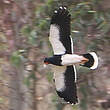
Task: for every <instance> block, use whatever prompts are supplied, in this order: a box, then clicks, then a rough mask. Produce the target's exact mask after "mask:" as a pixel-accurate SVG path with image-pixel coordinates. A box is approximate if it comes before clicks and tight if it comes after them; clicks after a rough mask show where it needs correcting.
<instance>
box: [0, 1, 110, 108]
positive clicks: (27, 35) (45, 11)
mask: <svg viewBox="0 0 110 110" xmlns="http://www.w3.org/2000/svg"><path fill="white" fill-rule="evenodd" d="M33 1H34V0H33ZM61 5H65V6H67V7H68V9H69V12H70V13H71V28H72V30H71V34H72V37H73V42H74V45H75V46H74V47H75V52H80V51H81V48H82V47H83V46H84V49H85V50H83V52H85V51H88V52H89V51H96V52H103V51H104V49H103V47H104V46H106V45H110V36H109V34H110V10H109V9H106V12H105V9H104V8H103V4H102V0H74V1H73V0H39V2H38V3H35V4H34V6H35V10H34V15H35V16H34V17H33V18H32V24H31V25H30V24H25V25H23V26H22V28H21V29H20V32H21V33H20V34H21V36H20V37H22V39H23V40H21V39H20V40H21V42H22V43H21V47H20V48H17V50H16V51H14V52H13V53H12V54H11V58H10V60H11V63H12V64H13V65H14V66H15V67H17V68H19V66H20V65H21V64H22V62H28V61H30V59H29V57H28V54H29V51H30V50H31V49H30V48H33V47H36V48H38V49H39V51H38V52H37V54H38V55H37V57H38V61H35V62H37V65H38V67H39V68H40V69H41V71H40V73H43V72H44V71H43V72H42V70H43V69H42V67H41V60H39V59H40V58H39V57H41V56H40V54H39V53H43V54H46V55H49V56H51V55H52V49H50V48H51V45H50V43H49V41H48V36H49V27H50V19H51V16H52V14H53V11H54V10H55V9H57V8H58V7H59V6H61ZM0 11H1V10H0ZM23 41H25V42H23ZM6 42H7V40H6V37H5V35H4V34H3V33H2V32H0V51H1V50H2V51H4V50H6V49H8V46H7V44H5V43H6ZM47 45H48V46H47ZM45 46H47V47H46V48H49V51H47V50H45ZM106 48H108V46H107V47H106ZM30 53H31V52H30ZM30 56H31V55H30ZM0 60H1V59H0ZM108 60H109V59H107V61H108ZM30 62H31V61H30ZM108 62H109V61H108ZM23 66H24V65H23ZM36 68H37V67H36ZM77 70H78V72H79V76H78V78H79V79H80V78H82V79H81V80H84V81H83V82H82V83H81V84H79V87H78V89H79V91H80V94H81V99H80V105H79V106H80V109H81V110H87V109H88V104H89V100H90V99H89V96H90V95H91V94H90V89H89V88H90V85H89V84H88V82H89V81H88V80H85V79H86V78H87V76H89V75H90V73H91V74H92V72H93V71H92V70H89V69H87V68H84V67H78V68H77ZM0 72H1V71H0ZM30 73H31V74H28V75H27V76H26V77H24V84H26V85H27V86H28V87H29V86H30V85H31V80H33V79H34V80H36V76H35V71H30ZM45 73H46V75H45V77H46V78H47V80H48V82H50V83H51V82H52V80H53V74H52V73H51V72H50V71H49V72H45ZM40 75H41V74H40ZM40 75H39V77H41V76H40ZM94 86H95V85H94ZM91 88H92V87H91ZM57 98H58V97H56V95H55V96H53V97H52V102H53V103H54V104H55V106H56V108H57V110H61V109H63V107H64V105H65V104H61V103H56V102H57V101H58V100H57ZM3 102H4V99H3V98H2V97H0V103H3ZM73 110H78V105H76V106H73Z"/></svg>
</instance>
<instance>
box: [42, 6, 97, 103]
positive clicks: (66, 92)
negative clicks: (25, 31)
mask: <svg viewBox="0 0 110 110" xmlns="http://www.w3.org/2000/svg"><path fill="white" fill-rule="evenodd" d="M70 20H71V15H70V14H69V12H68V10H67V8H66V7H63V6H62V7H60V8H59V9H58V10H55V11H54V14H53V16H52V19H51V25H50V36H49V41H50V43H51V45H52V48H53V52H54V55H53V56H52V57H48V58H45V60H44V62H45V63H46V64H53V71H54V79H55V86H56V91H57V94H58V95H59V96H60V97H61V98H63V99H64V100H65V101H66V102H69V103H71V104H76V103H78V98H77V87H76V80H77V77H76V68H75V66H74V64H77V63H78V64H83V65H84V66H87V67H92V66H94V61H95V60H94V57H93V56H92V54H91V53H88V54H84V55H77V54H74V53H73V41H72V38H71V33H70V31H71V27H70ZM93 54H95V53H93ZM96 57H97V56H96ZM91 59H92V60H91ZM96 59H97V58H96ZM91 61H92V62H91ZM97 61H98V60H97ZM90 63H91V64H90ZM97 63H98V62H97ZM96 67H97V64H96V65H95V67H94V68H96Z"/></svg>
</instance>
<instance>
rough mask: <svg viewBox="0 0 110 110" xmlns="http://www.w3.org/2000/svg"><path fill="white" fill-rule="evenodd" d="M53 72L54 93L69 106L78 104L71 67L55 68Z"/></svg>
mask: <svg viewBox="0 0 110 110" xmlns="http://www.w3.org/2000/svg"><path fill="white" fill-rule="evenodd" d="M53 71H54V79H55V86H56V91H57V94H58V95H59V97H61V98H63V99H64V100H65V101H66V102H69V103H71V104H76V103H78V98H77V88H76V82H75V73H74V72H75V71H74V69H73V66H55V67H54V70H53Z"/></svg>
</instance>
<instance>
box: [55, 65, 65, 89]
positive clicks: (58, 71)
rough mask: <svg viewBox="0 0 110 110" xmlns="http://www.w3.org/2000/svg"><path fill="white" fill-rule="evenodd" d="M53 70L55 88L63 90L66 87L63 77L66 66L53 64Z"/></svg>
mask: <svg viewBox="0 0 110 110" xmlns="http://www.w3.org/2000/svg"><path fill="white" fill-rule="evenodd" d="M53 71H54V79H55V86H56V90H57V91H63V90H64V89H65V88H66V86H65V77H64V73H65V71H66V66H54V67H53Z"/></svg>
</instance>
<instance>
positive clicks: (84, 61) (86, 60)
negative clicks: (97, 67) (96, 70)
mask: <svg viewBox="0 0 110 110" xmlns="http://www.w3.org/2000/svg"><path fill="white" fill-rule="evenodd" d="M88 61H89V59H87V58H85V57H82V59H81V62H80V64H84V63H86V62H88Z"/></svg>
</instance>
